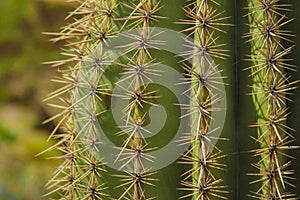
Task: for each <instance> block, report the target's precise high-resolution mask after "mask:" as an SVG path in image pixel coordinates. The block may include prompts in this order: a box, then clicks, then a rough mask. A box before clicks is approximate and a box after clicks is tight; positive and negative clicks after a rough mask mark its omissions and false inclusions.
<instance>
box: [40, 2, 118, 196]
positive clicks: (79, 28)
mask: <svg viewBox="0 0 300 200" xmlns="http://www.w3.org/2000/svg"><path fill="white" fill-rule="evenodd" d="M77 3H78V6H77V8H76V9H75V10H74V11H73V12H71V13H70V15H69V16H68V17H67V19H70V18H73V19H74V21H73V22H71V23H70V24H68V25H66V26H65V27H63V28H62V30H61V31H60V32H59V33H46V34H49V35H51V36H54V37H55V38H54V39H52V41H54V42H57V41H64V42H65V48H64V49H63V53H62V54H63V55H64V56H66V57H67V58H66V59H63V60H58V61H52V62H48V63H47V64H51V65H53V66H54V67H58V69H59V72H60V73H61V76H60V78H57V79H56V80H54V81H55V82H57V83H60V84H62V85H63V86H62V87H60V88H59V89H58V90H56V91H54V92H53V93H51V94H50V95H49V97H48V98H47V99H46V100H47V101H53V102H55V103H49V105H50V106H52V107H54V108H56V109H60V110H61V112H60V113H58V114H56V115H55V116H53V117H51V118H50V119H49V120H47V121H46V122H49V121H52V120H55V121H58V123H57V126H56V128H55V129H54V130H53V132H52V134H51V136H50V138H52V139H54V140H58V141H59V142H58V143H57V144H55V145H54V146H53V147H51V148H50V149H47V150H46V151H49V150H53V149H57V150H58V151H60V152H61V153H62V155H61V156H57V157H53V159H60V160H62V163H61V165H60V166H59V167H58V168H57V170H56V172H55V173H54V175H53V178H52V179H51V180H50V181H49V182H48V184H47V189H48V190H49V193H47V194H46V195H45V196H48V197H52V196H53V198H57V199H83V200H84V199H105V198H108V195H107V194H106V192H105V189H106V187H105V184H104V181H103V179H102V172H103V171H104V168H103V166H102V164H101V159H100V158H99V156H98V155H99V152H98V148H97V145H98V144H99V143H100V141H99V140H98V138H97V132H96V131H97V128H96V124H97V120H98V119H97V117H98V116H99V115H100V114H101V113H102V112H104V111H105V110H104V108H103V109H102V108H101V109H100V111H99V106H98V104H99V102H100V98H101V95H103V94H106V93H107V87H106V85H105V84H104V83H101V81H100V80H99V76H100V74H101V71H102V70H103V69H102V67H103V62H105V59H104V53H103V52H102V51H101V48H102V46H103V45H104V42H105V40H106V39H108V38H109V37H110V36H111V35H113V34H114V33H115V31H114V30H116V25H115V24H114V21H113V20H114V9H115V8H116V6H117V3H116V2H115V1H114V0H97V1H77ZM96 48H97V49H98V50H97V51H95V49H96ZM87 63H88V64H87ZM46 122H45V123H46ZM50 138H49V139H50ZM53 194H55V195H53ZM55 196H56V197H55ZM57 196H58V197H57Z"/></svg>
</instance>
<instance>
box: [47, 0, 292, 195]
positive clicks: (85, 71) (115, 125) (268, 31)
mask: <svg viewBox="0 0 300 200" xmlns="http://www.w3.org/2000/svg"><path fill="white" fill-rule="evenodd" d="M248 1H249V7H248V9H249V13H248V15H247V16H248V17H249V20H250V33H249V34H247V35H246V37H248V38H249V40H248V41H249V42H250V44H251V55H249V61H251V62H252V66H251V67H249V68H248V69H250V71H251V77H252V79H253V86H252V93H251V95H252V97H253V102H254V105H255V109H256V110H255V111H256V113H257V117H258V120H257V124H255V125H253V127H256V128H257V130H258V137H257V138H255V141H257V142H258V143H259V144H260V148H259V149H256V150H253V151H252V152H253V153H254V154H255V155H256V156H258V157H259V158H260V161H259V162H258V163H256V164H255V165H254V166H255V167H256V168H257V169H258V170H259V171H260V172H259V173H251V175H254V176H258V177H259V178H258V179H257V180H255V181H253V182H252V183H258V182H259V183H260V184H261V186H260V187H259V189H258V191H256V192H253V193H252V194H250V196H251V197H254V198H256V199H296V198H295V196H294V195H292V194H290V193H288V192H286V188H287V186H288V185H292V184H291V183H290V182H288V181H289V180H288V179H290V178H291V175H292V171H291V170H290V169H289V166H290V161H286V157H288V158H289V156H288V155H287V154H286V152H285V151H286V149H294V148H297V147H296V146H292V145H290V143H291V142H292V141H293V140H292V138H293V137H292V135H291V133H290V130H291V128H289V127H287V126H286V125H285V120H286V118H287V115H288V114H287V105H286V101H287V100H289V99H288V97H287V95H288V94H289V93H290V92H291V90H293V89H295V86H294V85H295V83H296V82H290V81H289V77H288V75H286V70H290V69H291V70H293V69H294V66H292V65H290V64H288V63H287V61H289V60H288V59H285V56H286V55H287V54H289V53H290V52H291V51H292V48H293V46H291V47H288V48H285V47H284V45H283V43H284V42H290V41H291V39H290V38H289V36H292V34H291V33H290V32H288V31H284V30H282V27H283V26H284V25H286V24H287V23H289V22H290V21H291V20H290V19H288V18H287V16H286V14H282V13H284V12H286V11H289V8H288V7H287V5H285V4H282V5H281V4H278V0H248ZM76 2H77V3H78V4H77V5H76V9H75V10H74V11H73V12H71V13H70V14H69V15H68V16H67V19H68V20H70V19H71V18H73V21H72V22H71V23H70V24H68V25H66V26H65V27H63V28H62V29H61V31H60V32H59V33H47V34H49V35H51V36H54V38H53V39H52V41H54V42H57V41H63V42H65V43H66V47H65V49H63V53H62V54H63V55H64V56H66V57H67V58H66V59H63V60H59V61H52V62H47V64H51V65H53V66H54V67H57V68H58V71H59V72H60V73H61V76H60V77H59V78H57V79H55V80H54V82H57V83H59V84H62V87H61V88H60V89H58V90H56V91H54V92H53V93H51V94H50V95H49V97H47V98H46V99H45V101H50V103H49V105H50V106H52V107H53V108H55V109H58V110H60V112H59V113H58V114H56V115H54V116H53V117H51V118H50V119H48V120H47V121H45V123H47V122H49V121H52V120H55V121H56V123H57V126H56V127H55V129H54V130H53V132H52V133H51V134H50V137H49V139H50V138H51V139H54V140H57V141H58V142H57V144H56V145H54V146H53V147H51V148H49V149H47V150H45V151H49V150H53V149H57V150H59V151H61V152H62V154H61V156H58V157H54V158H53V159H61V160H62V164H61V165H60V166H59V167H58V168H57V169H56V171H55V173H54V175H53V178H52V179H51V180H50V181H49V182H48V183H47V185H46V186H47V189H48V190H49V193H47V194H46V195H45V196H47V197H49V198H54V199H118V200H122V199H133V200H143V199H155V198H156V199H193V200H208V199H231V198H232V197H231V196H232V194H229V193H230V192H232V191H233V190H234V189H233V188H230V186H231V187H232V184H230V183H228V180H227V179H229V178H231V177H227V176H225V175H224V174H225V172H224V169H225V168H227V165H226V164H223V162H222V161H221V160H223V159H224V158H228V157H230V155H226V153H224V152H228V151H227V149H226V148H230V147H229V145H230V144H232V143H233V142H234V141H235V140H232V138H231V137H232V133H229V131H228V130H230V128H227V129H226V130H227V132H225V131H224V132H225V137H226V138H223V137H221V138H220V137H219V131H220V130H219V128H220V129H222V127H214V125H212V124H213V122H214V121H218V120H220V119H219V118H215V115H216V114H215V113H222V112H224V110H222V108H223V107H224V105H226V99H225V98H224V95H225V94H223V93H224V90H225V89H224V83H223V79H224V78H225V75H224V71H225V73H226V74H227V72H228V71H233V69H232V68H230V66H229V65H228V64H227V63H226V61H225V59H227V58H228V57H230V56H231V55H230V54H231V53H230V51H229V50H226V49H224V47H225V44H224V43H225V42H224V38H225V37H226V35H227V33H226V31H225V30H224V29H225V27H230V26H231V24H230V23H229V22H227V21H228V20H229V17H226V16H224V12H223V11H219V10H220V7H221V5H223V3H224V4H226V3H225V1H216V0H197V1H196V0H195V1H187V2H184V1H175V0H166V1H161V2H160V1H157V0H134V1H117V0H80V1H76ZM166 5H168V6H166ZM181 7H183V10H182V9H181ZM167 11H168V12H167ZM170 11H172V12H170ZM164 14H166V16H164ZM174 16H176V17H177V18H178V20H177V19H176V20H175V17H174ZM168 17H170V18H168ZM174 22H175V23H174ZM178 24H179V26H178ZM160 26H161V27H167V28H172V29H174V30H176V31H178V32H181V33H183V34H185V37H183V38H184V39H183V41H184V48H183V50H182V52H181V53H180V54H179V56H181V58H177V57H174V56H173V55H171V56H170V55H168V53H166V52H164V51H162V49H160V46H163V45H166V43H165V42H166V41H165V40H163V39H162V40H160V39H161V38H163V37H160V35H161V32H159V31H158V32H157V31H155V30H156V29H155V28H157V27H160ZM229 34H230V33H229ZM156 37H157V38H160V39H156ZM167 37H168V36H167ZM170 37H171V36H170ZM114 38H118V39H117V40H118V41H122V42H123V43H122V44H121V45H118V46H114V44H112V43H110V42H111V41H113V39H114ZM189 38H192V40H190V39H189ZM111 39H112V40H111ZM164 39H166V40H167V39H168V38H164ZM176 42H178V43H179V41H176ZM170 45H171V44H170ZM110 46H113V48H114V49H113V50H111V49H110ZM119 52H122V53H120V54H119ZM177 61H178V62H177ZM161 63H164V64H165V63H167V64H170V65H172V67H173V68H174V69H176V70H178V71H179V72H181V74H182V75H184V77H185V78H184V80H183V81H182V82H181V83H179V84H178V85H176V87H178V88H179V87H180V86H179V85H184V86H185V87H187V88H188V89H186V90H185V91H184V92H183V96H188V101H189V102H187V103H178V102H176V101H175V100H174V99H175V98H176V97H174V98H173V96H172V94H170V93H168V90H167V89H164V88H162V87H159V86H157V85H155V84H154V83H153V82H152V79H153V78H154V79H155V77H161V76H165V72H164V71H165V70H166V69H165V68H163V67H161V66H163V65H161ZM181 67H182V69H180V68H181ZM226 68H227V69H226ZM228 74H230V73H228ZM178 81H179V80H178ZM228 87H233V86H231V85H230V86H228ZM116 88H117V89H116ZM178 90H179V89H178ZM115 91H117V93H116V92H115ZM118 92H120V93H118ZM168 95H169V96H168ZM121 100H126V104H125V105H124V107H122V108H121V110H120V113H119V114H121V116H120V118H121V120H120V121H121V122H120V123H119V122H116V121H115V119H114V112H113V108H112V107H114V106H116V105H114V104H115V103H116V102H118V101H121ZM170 102H171V104H172V106H169V107H168V108H169V109H174V112H170V110H167V111H166V112H167V115H168V118H170V121H171V123H173V124H176V123H178V121H180V120H183V119H188V120H189V124H188V129H189V130H188V131H187V133H182V137H181V138H180V139H179V140H178V141H176V142H177V143H178V144H177V145H178V148H181V147H180V146H184V145H186V144H190V147H189V148H188V149H186V152H185V153H184V154H183V155H182V157H181V158H180V159H178V162H174V163H173V164H171V165H170V166H168V167H166V168H163V169H160V170H152V169H151V163H156V162H157V161H156V158H155V157H154V156H152V154H151V152H153V151H155V150H156V149H157V148H159V147H160V145H161V144H162V143H164V142H166V140H167V139H168V138H167V137H170V136H168V134H169V133H172V130H171V129H175V128H173V127H174V126H173V125H172V124H171V125H167V129H169V130H167V129H163V131H162V132H163V133H164V134H165V135H164V136H165V137H166V138H161V137H157V136H155V137H153V138H155V140H154V141H153V140H151V141H150V139H148V137H146V135H151V134H153V133H152V132H151V130H148V129H147V127H148V124H149V123H150V122H151V121H152V120H153V121H155V120H154V119H151V116H150V115H151V112H150V107H152V106H153V107H155V106H158V105H159V104H160V105H163V104H164V103H170ZM174 104H176V105H177V108H175V107H176V106H174ZM178 107H180V108H178ZM176 109H178V110H180V109H181V110H185V111H186V113H184V112H182V113H181V116H180V114H179V113H180V112H179V111H178V110H176ZM169 115H171V117H170V116H169ZM177 115H178V116H177ZM217 115H218V114H217ZM222 120H223V119H221V120H220V121H222ZM99 125H100V126H101V128H102V129H103V130H104V132H107V133H105V134H107V135H108V137H109V139H112V141H113V143H116V144H117V145H116V146H118V147H119V148H117V149H112V148H111V147H110V146H109V145H107V146H105V145H106V143H108V141H107V140H105V139H104V138H103V137H102V136H101V134H100V133H99V132H100V131H103V130H102V129H101V128H99V127H100V126H99ZM176 125H177V124H176ZM231 125H232V124H231ZM231 125H227V126H228V127H229V126H231ZM100 129H101V130H100ZM180 130H181V129H180ZM99 135H100V136H99ZM172 137H173V136H172ZM151 139H152V138H151ZM220 140H221V141H226V142H224V143H227V144H228V146H227V144H226V145H225V147H224V145H222V144H219V143H217V145H216V142H217V141H220ZM158 144H159V145H158ZM108 148H111V149H108ZM45 151H44V152H45ZM107 152H108V153H107ZM111 152H113V155H110V157H111V158H110V160H109V161H107V160H106V158H104V156H103V155H104V154H105V153H106V154H110V153H111ZM42 153H43V152H42ZM235 153H236V152H234V153H232V154H235ZM114 156H115V157H114ZM229 159H231V157H230V158H229ZM107 162H110V164H112V163H113V165H114V167H112V166H110V165H107V164H108V163H107ZM149 163H150V167H149V168H148V167H145V166H148V165H149ZM115 166H117V168H115ZM153 166H154V164H153ZM233 168H234V167H233V166H230V167H228V170H227V172H228V171H229V173H231V174H232V172H230V170H232V169H233ZM220 171H221V172H220ZM180 174H181V176H180ZM223 179H224V181H223ZM226 181H227V182H226ZM227 186H229V187H227Z"/></svg>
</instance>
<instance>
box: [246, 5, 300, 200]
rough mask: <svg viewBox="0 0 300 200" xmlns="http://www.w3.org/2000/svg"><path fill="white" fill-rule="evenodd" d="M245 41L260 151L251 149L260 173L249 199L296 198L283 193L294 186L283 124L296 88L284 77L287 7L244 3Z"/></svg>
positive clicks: (288, 138) (288, 136) (288, 140)
mask: <svg viewBox="0 0 300 200" xmlns="http://www.w3.org/2000/svg"><path fill="white" fill-rule="evenodd" d="M248 9H249V12H248V13H249V14H248V18H249V24H250V25H249V26H250V33H249V34H247V35H246V36H247V37H249V39H248V42H250V44H251V55H250V56H249V57H250V58H249V61H251V62H252V66H251V67H249V69H250V71H251V77H252V79H253V85H252V98H253V102H254V105H255V109H256V113H257V123H256V124H255V125H253V127H256V128H257V131H258V137H257V138H255V141H257V142H258V143H259V145H260V148H259V149H257V150H254V151H253V152H254V153H255V155H256V156H259V157H260V159H259V162H258V163H256V164H255V165H254V167H256V168H257V169H258V170H259V171H260V172H259V173H252V174H251V175H253V176H255V177H257V179H256V180H254V181H252V182H251V183H260V184H261V186H260V187H259V189H258V190H257V191H256V192H254V193H253V195H251V196H252V197H254V198H256V199H296V198H295V196H294V195H292V194H290V193H288V192H287V191H286V190H287V186H293V185H292V184H291V183H290V182H289V179H292V177H291V176H292V174H293V172H292V171H291V170H289V169H288V168H289V166H290V164H291V161H286V158H289V157H290V156H288V155H287V154H286V152H285V150H287V149H294V148H297V147H295V146H290V143H291V142H292V141H293V136H292V135H291V131H292V130H293V129H291V128H290V127H288V126H286V125H285V120H286V118H287V116H288V113H287V109H288V108H287V104H286V101H287V100H289V99H288V97H287V95H289V94H290V92H291V90H293V89H295V86H294V84H295V83H296V82H290V81H289V76H288V75H287V74H286V73H287V71H288V70H294V69H295V66H293V65H291V64H288V61H289V59H286V58H285V56H286V55H287V54H289V53H290V52H291V51H292V48H293V46H290V47H287V48H286V47H285V46H284V45H283V43H284V42H292V41H291V40H290V37H291V36H293V35H292V34H291V33H290V31H288V30H283V28H284V26H285V25H287V24H288V23H289V22H291V21H292V19H288V17H287V15H286V12H288V11H289V10H290V9H289V5H287V4H282V3H281V2H280V1H278V0H249V6H248Z"/></svg>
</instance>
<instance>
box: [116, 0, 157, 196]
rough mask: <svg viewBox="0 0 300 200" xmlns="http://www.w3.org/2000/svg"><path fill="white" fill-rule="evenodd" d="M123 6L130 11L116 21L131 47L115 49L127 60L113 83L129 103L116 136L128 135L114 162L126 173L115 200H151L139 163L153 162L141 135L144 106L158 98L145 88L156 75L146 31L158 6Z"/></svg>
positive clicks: (146, 2) (149, 1) (147, 0)
mask: <svg viewBox="0 0 300 200" xmlns="http://www.w3.org/2000/svg"><path fill="white" fill-rule="evenodd" d="M123 6H125V7H126V8H128V9H129V10H130V14H129V15H128V16H127V17H123V18H120V19H123V20H125V22H124V24H123V26H122V29H127V30H128V29H129V30H133V32H134V33H125V34H124V36H125V38H126V37H127V38H129V39H130V40H133V43H129V44H126V45H123V46H120V47H119V48H126V51H125V52H126V54H129V56H130V57H129V56H128V57H127V59H126V60H128V61H129V62H128V63H127V64H122V63H121V64H119V66H120V67H121V68H122V69H123V70H125V71H124V72H123V73H122V74H123V75H124V78H123V79H121V80H120V81H118V82H117V83H116V84H117V85H118V86H119V87H120V88H122V89H123V90H124V91H125V93H126V94H127V95H125V96H122V98H123V99H127V100H128V101H129V104H128V105H127V106H126V107H125V108H124V109H123V112H124V118H125V124H124V126H122V127H120V128H121V129H122V131H121V132H119V133H117V134H118V135H125V136H126V135H128V137H127V138H126V139H125V141H124V142H123V145H122V148H121V150H120V153H119V155H118V156H117V159H116V162H119V161H122V165H121V167H120V170H123V171H125V172H126V173H125V174H124V175H119V174H118V175H115V176H116V177H119V178H120V181H121V182H122V183H121V184H120V185H118V186H117V188H120V187H124V192H123V193H122V195H121V196H120V197H119V198H118V199H119V200H121V199H133V200H141V199H152V198H154V197H147V196H148V195H147V191H145V189H144V185H149V186H154V183H152V182H153V181H155V180H156V179H154V178H151V175H153V174H154V173H155V172H148V171H149V169H146V168H145V167H144V164H143V162H144V161H145V159H146V160H148V161H151V162H153V159H155V158H152V157H151V156H149V155H148V156H147V151H149V150H151V149H149V148H148V149H147V148H146V147H147V145H148V142H147V140H146V138H145V137H144V134H145V132H148V133H149V132H150V131H148V130H146V129H145V128H143V127H144V126H145V120H146V119H145V118H146V115H147V110H146V108H145V105H147V104H148V105H155V104H154V103H152V102H151V99H156V98H159V97H158V96H156V94H155V91H151V90H150V89H149V87H148V85H149V84H151V79H150V78H149V77H148V75H149V74H152V75H153V74H154V75H158V74H159V70H155V69H151V67H152V66H154V65H155V62H154V58H152V56H151V52H150V48H155V46H156V44H155V41H153V40H152V37H153V33H152V32H151V29H150V28H151V25H152V22H153V21H155V20H157V19H160V18H162V17H161V16H158V15H156V12H157V11H158V10H159V9H160V5H159V3H155V1H153V0H140V1H137V3H136V4H134V3H131V4H130V5H127V4H125V3H124V4H123ZM126 54H125V56H127V55H126ZM148 82H149V83H148ZM123 163H124V164H123Z"/></svg>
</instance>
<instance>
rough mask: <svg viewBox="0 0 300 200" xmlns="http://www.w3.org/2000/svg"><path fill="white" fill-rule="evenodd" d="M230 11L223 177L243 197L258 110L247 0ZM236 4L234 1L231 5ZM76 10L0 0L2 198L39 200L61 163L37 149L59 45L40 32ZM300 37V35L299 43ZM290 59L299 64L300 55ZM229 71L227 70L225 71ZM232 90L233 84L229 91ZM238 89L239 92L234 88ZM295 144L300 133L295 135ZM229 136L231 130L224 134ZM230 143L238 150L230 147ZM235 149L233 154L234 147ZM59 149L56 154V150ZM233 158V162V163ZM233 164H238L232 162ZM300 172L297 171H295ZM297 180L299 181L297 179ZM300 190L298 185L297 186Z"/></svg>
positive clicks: (40, 1) (294, 120) (294, 108)
mask: <svg viewBox="0 0 300 200" xmlns="http://www.w3.org/2000/svg"><path fill="white" fill-rule="evenodd" d="M225 2H226V4H227V6H226V9H227V13H228V15H231V16H233V18H232V23H235V24H238V26H236V27H235V28H232V29H230V30H229V34H228V36H227V37H228V38H229V39H228V41H229V42H228V43H230V48H231V59H229V61H228V62H231V65H229V67H232V71H231V72H230V73H228V75H229V80H230V81H229V82H230V85H231V86H230V87H229V90H230V91H231V92H230V96H231V97H233V96H235V99H234V100H233V98H232V99H231V101H230V102H229V103H230V104H231V106H230V107H231V108H232V107H234V106H235V109H234V108H232V110H235V112H236V114H230V115H231V116H235V118H236V119H235V120H230V121H231V122H230V123H231V125H232V126H235V131H234V132H235V133H230V134H229V135H230V137H232V138H230V139H231V142H232V144H231V145H232V148H231V149H230V150H229V151H230V152H227V153H228V155H229V156H228V157H227V160H228V161H226V159H225V162H226V163H228V164H229V168H231V169H232V170H230V169H229V170H228V171H231V172H230V173H229V174H231V175H232V174H235V177H227V178H226V177H225V180H230V181H231V182H232V183H231V185H235V187H234V186H233V187H232V188H231V192H233V193H234V194H235V195H233V196H235V199H236V200H244V199H246V195H247V193H248V189H249V188H248V182H249V180H251V178H249V177H248V176H245V174H246V173H247V172H249V171H251V170H253V169H252V168H251V167H250V166H249V160H251V155H249V154H248V153H245V152H246V151H248V150H249V149H251V148H253V142H252V141H251V139H250V137H249V136H250V135H255V134H256V133H255V130H253V129H250V128H248V125H249V124H252V123H254V122H255V114H254V113H253V112H251V110H252V111H253V110H254V109H253V107H252V104H251V98H250V97H249V96H246V95H245V94H246V93H247V92H249V88H248V86H247V85H250V84H251V81H250V80H249V79H247V75H248V72H244V71H242V69H243V68H246V67H247V65H248V64H249V63H245V62H243V61H242V59H243V58H245V56H244V55H245V54H247V53H248V52H249V49H248V47H247V45H245V44H244V40H243V39H240V38H241V35H242V34H243V33H245V32H246V31H247V27H246V26H245V25H244V23H246V20H247V19H245V18H243V17H242V16H243V15H244V14H245V12H246V11H245V10H242V8H243V7H245V6H246V0H243V1H240V0H237V1H236V3H235V1H234V0H232V1H227V0H225ZM231 2H232V3H231ZM285 2H292V3H293V4H294V8H295V9H297V8H298V7H299V6H300V1H292V0H286V1H285ZM72 9H73V5H72V4H70V3H67V0H0V14H1V17H0V200H21V199H22V200H23V199H24V200H38V199H41V195H42V194H44V193H45V191H44V185H45V184H46V182H47V180H49V178H50V177H51V174H52V172H53V171H54V169H55V167H56V166H58V164H59V163H57V161H55V160H48V159H46V158H47V157H49V156H50V154H49V153H48V154H43V155H41V156H39V157H35V155H36V154H37V153H39V152H41V151H42V150H44V149H46V148H47V147H49V146H51V145H52V144H53V143H52V142H48V143H47V142H46V140H47V138H48V136H49V133H50V132H51V130H52V129H53V128H54V126H55V125H54V124H53V123H49V124H46V125H42V121H44V120H45V119H47V118H48V117H49V116H51V114H53V112H54V111H53V109H50V108H49V107H47V105H46V103H43V102H42V99H43V98H45V97H46V95H47V93H49V92H50V91H53V90H54V89H55V87H57V85H56V84H54V83H51V82H50V79H51V78H53V77H54V76H55V75H56V74H55V69H53V68H52V69H51V68H50V67H49V66H45V65H42V64H41V63H42V62H44V61H49V60H55V59H58V57H59V49H60V48H61V47H62V46H63V44H62V43H56V44H52V43H51V42H49V41H48V39H49V37H47V36H45V35H42V34H41V33H42V32H46V31H58V30H59V28H60V27H61V26H63V25H64V24H65V22H64V20H63V19H64V17H65V16H66V15H67V13H68V12H69V11H71V10H72ZM291 16H292V17H295V18H297V19H298V20H296V21H294V22H293V23H292V24H290V25H289V28H290V29H291V30H293V32H294V33H295V34H296V35H300V30H299V27H300V12H292V13H291ZM299 42H300V39H299V37H298V38H297V40H296V44H297V43H299ZM299 52H300V45H298V46H297V47H296V48H295V50H294V52H293V54H292V55H291V56H290V57H293V58H297V55H298V54H299ZM293 64H296V65H297V66H299V65H300V60H296V61H294V63H293ZM228 71H230V70H228ZM291 74H292V76H293V79H296V78H298V79H299V78H300V74H299V72H294V73H291ZM230 88H231V89H230ZM233 91H234V92H233ZM291 98H292V99H293V100H294V101H295V102H294V103H290V107H291V112H292V114H291V117H290V118H289V120H288V122H287V123H288V124H289V125H291V126H292V127H293V128H295V129H296V130H300V123H299V120H300V117H299V116H300V106H299V105H298V103H300V94H299V90H297V91H295V95H293V97H291ZM295 135H296V138H298V140H297V142H296V143H297V144H300V137H299V136H297V132H296V133H295ZM224 136H225V137H226V135H224ZM232 149H233V150H232ZM231 151H232V152H231ZM56 153H57V152H51V154H52V155H53V154H56ZM299 153H300V151H299V150H296V151H293V156H295V157H298V161H297V162H294V164H293V166H292V167H293V168H294V169H300V156H299ZM229 160H231V161H229ZM230 163H236V164H235V166H233V165H232V164H230ZM298 171H299V170H298ZM296 175H297V177H300V171H299V172H297V173H296ZM294 183H295V184H296V185H299V184H297V183H298V182H297V181H295V182H294ZM290 189H291V190H294V192H296V193H297V190H296V189H292V188H290Z"/></svg>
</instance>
